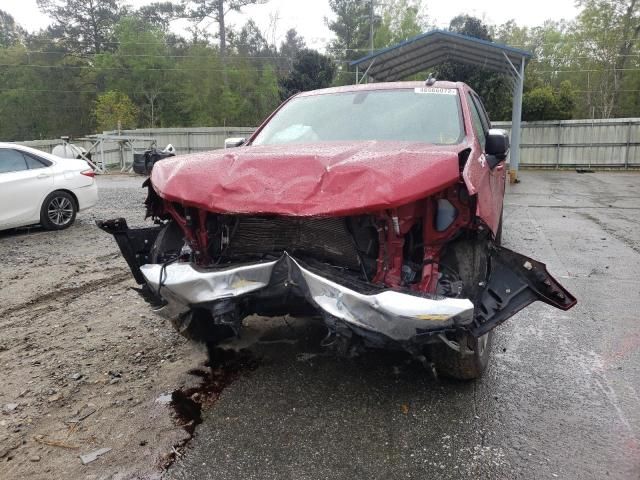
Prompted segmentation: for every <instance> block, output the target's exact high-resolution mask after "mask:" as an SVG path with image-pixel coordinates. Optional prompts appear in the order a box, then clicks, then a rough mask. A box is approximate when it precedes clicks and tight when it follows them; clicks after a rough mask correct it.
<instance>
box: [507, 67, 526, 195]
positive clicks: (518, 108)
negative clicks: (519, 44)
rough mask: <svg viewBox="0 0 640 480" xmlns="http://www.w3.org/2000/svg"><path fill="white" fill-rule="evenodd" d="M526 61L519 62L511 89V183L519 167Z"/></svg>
mask: <svg viewBox="0 0 640 480" xmlns="http://www.w3.org/2000/svg"><path fill="white" fill-rule="evenodd" d="M525 61H526V59H525V58H524V57H522V59H521V60H520V71H519V72H516V73H518V74H517V75H516V76H515V79H516V85H515V88H514V89H513V109H512V114H511V160H510V167H509V168H510V170H509V178H510V180H511V183H516V182H517V181H518V167H519V166H520V121H521V120H522V92H523V89H524V64H525Z"/></svg>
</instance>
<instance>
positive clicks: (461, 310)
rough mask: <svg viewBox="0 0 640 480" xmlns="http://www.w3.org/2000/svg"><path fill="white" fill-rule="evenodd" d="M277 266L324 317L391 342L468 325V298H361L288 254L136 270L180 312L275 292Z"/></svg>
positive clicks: (390, 293) (394, 294)
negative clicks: (203, 266) (232, 263)
mask: <svg viewBox="0 0 640 480" xmlns="http://www.w3.org/2000/svg"><path fill="white" fill-rule="evenodd" d="M277 264H279V266H280V267H283V266H285V267H286V269H287V270H288V276H287V277H286V280H285V282H288V283H289V284H290V285H291V286H294V287H295V288H296V289H299V290H300V291H301V293H302V294H304V295H305V296H306V297H307V298H308V299H309V300H310V301H311V302H312V303H313V304H314V305H316V306H317V307H318V308H319V309H321V310H322V311H324V312H325V313H327V314H329V315H331V316H333V317H335V318H338V319H341V320H344V321H345V322H348V323H350V324H352V325H354V326H357V327H359V328H363V329H366V330H370V331H374V332H377V333H381V334H384V335H386V336H387V337H389V338H391V339H393V340H397V341H406V340H410V339H412V338H413V337H415V336H416V333H417V332H419V331H425V330H430V329H445V328H452V327H461V326H466V325H469V324H471V322H472V320H473V304H472V303H471V301H470V300H468V299H460V298H446V297H436V296H417V295H413V294H409V293H402V292H399V291H394V290H382V291H380V292H378V293H374V294H364V293H360V292H357V291H355V290H353V289H351V288H348V287H345V286H344V285H340V284H339V283H337V282H335V281H332V280H330V279H328V278H325V277H323V276H322V275H320V274H318V273H315V272H312V271H311V270H310V269H308V268H306V267H304V266H303V265H302V264H301V263H300V262H299V261H296V260H295V259H293V258H292V257H290V256H289V255H288V254H287V253H285V254H284V255H283V256H282V257H281V258H280V259H278V260H277V261H273V262H263V263H257V264H253V265H245V266H241V267H233V268H226V269H220V270H198V269H196V268H194V267H193V266H192V265H191V264H187V263H176V264H169V265H166V267H164V268H163V267H162V266H161V265H144V266H142V267H141V271H142V273H143V275H144V276H145V278H146V279H147V282H148V284H149V286H150V287H151V288H153V289H154V290H155V291H157V290H158V287H159V285H160V278H161V277H160V275H161V273H162V279H163V282H162V287H161V289H160V293H161V295H162V296H163V297H164V298H165V299H166V300H168V301H169V302H170V303H177V304H181V305H169V306H167V307H166V308H168V309H169V311H172V312H180V311H185V310H186V306H194V305H197V304H199V303H204V302H212V301H216V300H222V299H227V298H232V297H238V296H241V295H246V294H249V293H251V292H254V291H256V290H259V289H263V288H267V287H275V286H277V285H276V283H277V282H281V281H282V280H276V279H273V278H272V272H273V270H274V268H275V267H276V265H277ZM162 271H163V272H162ZM278 278H279V279H280V278H281V277H280V276H279V277H278ZM180 306H183V308H180Z"/></svg>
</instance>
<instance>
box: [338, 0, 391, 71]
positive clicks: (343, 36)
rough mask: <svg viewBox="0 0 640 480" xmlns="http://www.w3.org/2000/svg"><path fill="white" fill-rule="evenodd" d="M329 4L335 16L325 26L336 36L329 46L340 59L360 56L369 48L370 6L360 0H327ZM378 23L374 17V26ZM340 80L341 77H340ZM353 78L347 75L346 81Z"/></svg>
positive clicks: (348, 59)
mask: <svg viewBox="0 0 640 480" xmlns="http://www.w3.org/2000/svg"><path fill="white" fill-rule="evenodd" d="M329 6H330V7H331V10H333V13H334V14H335V16H336V18H335V19H334V20H327V21H326V22H327V26H328V27H329V30H331V31H332V32H333V33H334V34H335V35H336V38H335V39H334V40H332V41H331V43H330V44H329V48H330V49H331V50H332V51H333V53H334V55H335V56H336V58H338V59H340V60H347V61H350V60H355V59H357V58H360V57H362V56H363V55H364V54H365V53H366V50H367V49H368V48H369V44H370V41H369V38H370V25H371V21H370V20H371V8H370V4H369V2H363V1H362V0H329ZM379 23H380V19H379V17H375V18H374V27H375V26H377V25H378V24H379ZM341 80H342V79H341ZM353 80H354V78H352V77H350V76H347V79H346V83H351V82H353Z"/></svg>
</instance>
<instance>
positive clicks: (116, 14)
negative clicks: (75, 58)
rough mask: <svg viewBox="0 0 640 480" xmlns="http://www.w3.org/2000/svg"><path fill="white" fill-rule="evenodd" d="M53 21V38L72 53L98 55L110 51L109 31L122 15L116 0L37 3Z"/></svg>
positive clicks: (121, 8) (44, 0)
mask: <svg viewBox="0 0 640 480" xmlns="http://www.w3.org/2000/svg"><path fill="white" fill-rule="evenodd" d="M37 2H38V7H39V8H40V10H42V11H43V12H44V13H46V14H47V15H49V17H51V18H52V19H53V21H54V23H53V25H52V26H51V27H50V34H51V35H52V36H53V38H55V39H58V40H60V41H61V42H62V43H64V44H65V45H66V46H67V48H69V50H70V51H72V52H74V53H101V52H104V51H108V50H111V49H112V48H113V46H114V45H113V43H112V42H113V28H114V26H115V24H116V22H117V21H118V19H119V18H120V17H121V15H122V14H123V13H124V10H123V7H122V5H121V3H120V1H119V0H100V1H87V0H37Z"/></svg>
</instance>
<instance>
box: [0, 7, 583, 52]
mask: <svg viewBox="0 0 640 480" xmlns="http://www.w3.org/2000/svg"><path fill="white" fill-rule="evenodd" d="M153 1H158V0H129V1H128V2H125V3H128V4H129V5H131V6H133V7H139V6H141V5H145V4H148V3H153ZM374 1H378V2H379V1H381V0H374ZM425 3H426V5H427V14H428V16H429V19H430V21H431V23H434V24H436V26H438V27H446V26H447V25H448V24H449V20H451V19H452V18H453V17H455V16H456V15H458V14H460V13H466V14H469V15H473V16H476V17H480V18H483V19H484V20H485V21H486V22H487V23H490V24H500V23H504V22H506V21H508V20H511V19H514V20H515V21H516V23H518V24H519V25H527V26H535V25H541V24H542V23H543V22H544V21H545V20H547V19H549V18H551V19H553V20H560V19H566V20H570V19H573V18H575V16H576V15H577V13H578V9H577V7H575V0H536V1H518V0H506V1H505V0H482V1H478V0H456V1H442V0H438V1H429V0H427V1H426V2H425ZM0 9H2V10H5V11H6V12H8V13H10V14H11V15H13V17H14V18H15V19H16V21H17V22H18V23H19V24H20V25H22V26H23V27H24V28H26V29H27V30H28V31H31V32H33V31H36V30H39V29H40V28H43V27H46V26H47V25H48V24H49V23H50V22H49V19H48V18H47V16H46V15H44V14H42V13H41V12H40V11H39V10H38V6H37V3H36V0H0ZM326 17H331V9H330V8H329V2H328V0H269V2H268V3H266V4H264V5H253V6H248V7H245V8H244V10H243V14H232V15H231V16H230V18H229V19H228V23H230V24H232V25H235V26H241V25H242V24H243V23H244V22H245V21H246V20H247V19H248V18H251V19H253V20H254V21H255V22H256V23H257V24H258V26H259V27H260V29H261V31H263V32H264V33H265V34H266V36H267V39H268V40H269V41H271V42H273V41H274V40H275V42H276V43H277V44H279V43H280V41H281V40H282V38H283V37H284V34H285V33H286V31H287V30H289V29H290V28H295V29H296V30H297V31H298V33H300V34H301V35H302V36H303V37H304V38H305V40H306V42H307V45H308V46H310V47H313V48H318V49H322V47H324V46H325V45H326V43H327V42H328V41H329V40H330V39H331V38H332V32H331V31H330V30H329V29H328V28H327V26H326V23H325V21H324V19H325V18H326ZM274 19H276V21H275V22H274V21H273V20H274ZM274 24H275V28H274ZM183 28H184V24H181V23H180V22H175V24H174V25H172V30H174V31H176V33H183V32H181V30H182V29H183ZM211 30H212V31H214V30H215V25H212V26H211Z"/></svg>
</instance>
